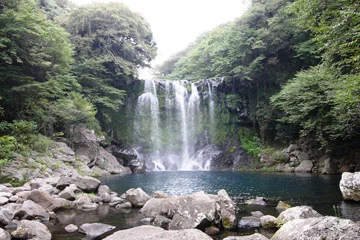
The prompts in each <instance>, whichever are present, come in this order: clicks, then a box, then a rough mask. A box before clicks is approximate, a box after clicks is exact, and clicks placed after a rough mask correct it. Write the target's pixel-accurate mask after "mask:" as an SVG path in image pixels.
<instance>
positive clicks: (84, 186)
mask: <svg viewBox="0 0 360 240" xmlns="http://www.w3.org/2000/svg"><path fill="white" fill-rule="evenodd" d="M75 185H76V186H77V187H78V188H80V189H81V190H83V191H84V192H87V193H92V192H96V190H97V189H98V187H99V186H100V181H99V180H98V179H96V178H93V177H88V176H77V177H76V180H75Z"/></svg>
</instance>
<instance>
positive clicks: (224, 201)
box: [216, 189, 236, 229]
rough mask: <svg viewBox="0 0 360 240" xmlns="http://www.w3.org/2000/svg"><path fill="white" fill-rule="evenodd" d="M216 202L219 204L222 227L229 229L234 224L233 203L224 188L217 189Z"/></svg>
mask: <svg viewBox="0 0 360 240" xmlns="http://www.w3.org/2000/svg"><path fill="white" fill-rule="evenodd" d="M216 202H217V204H219V206H220V210H219V211H220V212H219V215H220V219H221V225H222V226H223V228H224V229H231V228H233V227H234V226H236V213H235V210H236V209H235V203H234V202H233V201H232V200H231V198H230V197H229V195H228V193H227V192H226V191H225V190H224V189H221V190H220V191H218V193H217V199H216Z"/></svg>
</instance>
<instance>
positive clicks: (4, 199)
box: [0, 197, 9, 206]
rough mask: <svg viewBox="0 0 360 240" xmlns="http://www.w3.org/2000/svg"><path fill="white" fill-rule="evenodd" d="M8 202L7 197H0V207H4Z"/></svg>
mask: <svg viewBox="0 0 360 240" xmlns="http://www.w3.org/2000/svg"><path fill="white" fill-rule="evenodd" d="M8 202H9V198H7V197H0V206H1V205H5V204H7V203H8Z"/></svg>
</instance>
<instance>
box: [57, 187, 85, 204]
mask: <svg viewBox="0 0 360 240" xmlns="http://www.w3.org/2000/svg"><path fill="white" fill-rule="evenodd" d="M78 193H81V190H80V189H78V188H77V187H76V185H75V184H70V186H68V187H66V188H65V189H64V190H62V191H61V192H60V193H59V194H58V195H59V197H61V198H64V199H66V200H69V201H73V200H75V198H76V194H78Z"/></svg>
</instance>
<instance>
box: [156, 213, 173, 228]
mask: <svg viewBox="0 0 360 240" xmlns="http://www.w3.org/2000/svg"><path fill="white" fill-rule="evenodd" d="M170 222H171V219H169V218H167V217H164V216H161V215H157V216H156V217H155V218H154V224H155V226H158V227H161V228H163V229H165V230H169V227H170Z"/></svg>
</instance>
